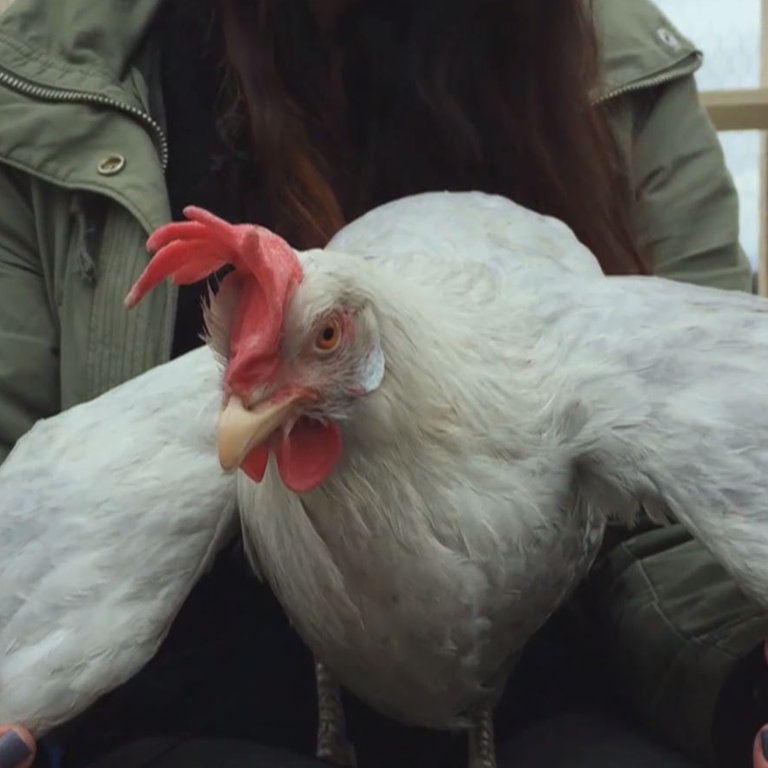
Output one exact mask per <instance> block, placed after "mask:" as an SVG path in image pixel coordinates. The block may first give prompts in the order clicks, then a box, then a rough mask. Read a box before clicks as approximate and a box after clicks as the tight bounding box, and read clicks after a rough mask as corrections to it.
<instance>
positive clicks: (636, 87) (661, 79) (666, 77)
mask: <svg viewBox="0 0 768 768" xmlns="http://www.w3.org/2000/svg"><path fill="white" fill-rule="evenodd" d="M700 65H701V57H700V56H698V57H697V58H696V66H694V67H693V68H692V69H691V70H690V72H688V71H687V70H682V71H681V70H676V71H674V72H665V73H664V74H663V75H656V76H654V77H648V78H646V79H644V80H640V81H639V82H637V83H629V84H628V85H622V86H621V87H620V88H614V89H613V90H612V91H608V93H605V94H603V95H602V96H600V97H599V98H597V99H594V100H593V101H592V104H594V105H597V104H603V103H604V102H606V101H610V100H611V99H615V98H616V97H617V96H623V95H624V94H625V93H632V92H634V91H642V90H643V89H645V88H655V87H656V86H658V85H664V83H669V82H672V80H677V79H678V78H679V77H680V76H681V75H684V74H690V73H693V72H695V71H696V70H697V69H698V68H699V66H700Z"/></svg>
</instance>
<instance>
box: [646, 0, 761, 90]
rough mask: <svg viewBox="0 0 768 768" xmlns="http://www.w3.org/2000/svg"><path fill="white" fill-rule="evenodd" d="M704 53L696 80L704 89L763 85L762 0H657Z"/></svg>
mask: <svg viewBox="0 0 768 768" xmlns="http://www.w3.org/2000/svg"><path fill="white" fill-rule="evenodd" d="M656 5H658V6H659V8H661V10H662V11H664V13H666V14H667V16H669V18H670V20H671V21H672V23H673V24H675V25H676V26H677V27H678V28H679V29H680V31H681V32H682V33H683V34H684V35H685V36H686V37H688V38H689V39H691V40H692V41H693V42H694V43H695V44H696V45H697V46H698V47H699V48H700V49H701V50H702V51H703V52H704V66H702V68H701V69H700V70H699V72H698V74H697V76H696V79H697V80H698V83H699V87H700V88H702V89H704V90H724V89H728V88H757V87H758V86H759V85H760V15H761V7H762V2H761V0H727V2H726V0H656Z"/></svg>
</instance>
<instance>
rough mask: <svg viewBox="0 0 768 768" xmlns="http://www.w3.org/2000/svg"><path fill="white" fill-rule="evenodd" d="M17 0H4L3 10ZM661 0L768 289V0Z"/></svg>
mask: <svg viewBox="0 0 768 768" xmlns="http://www.w3.org/2000/svg"><path fill="white" fill-rule="evenodd" d="M12 1H13V0H0V12H2V11H3V10H4V9H5V8H7V7H8V6H9V5H10V4H11V2H12ZM97 1H98V0H94V2H97ZM60 2H66V0H60ZM655 2H656V3H657V5H658V6H659V7H660V8H661V9H662V11H664V13H666V14H667V16H669V18H670V20H671V21H672V22H673V24H675V26H677V27H678V28H679V29H680V31H681V32H682V33H683V34H684V35H685V36H686V37H688V38H689V39H691V40H693V42H694V43H695V44H696V45H698V46H699V48H701V50H703V51H704V57H705V58H704V66H703V67H702V69H701V70H700V71H699V73H698V75H697V80H698V83H699V88H700V89H701V91H702V102H703V103H704V105H705V106H706V107H707V109H708V110H709V113H710V116H711V117H712V120H713V122H714V123H715V126H716V127H717V128H718V130H719V132H720V139H721V142H722V144H723V149H724V150H725V155H726V160H727V163H728V167H729V168H730V170H731V173H732V174H733V176H734V179H735V181H736V186H737V187H738V190H739V198H740V201H741V240H742V244H743V246H744V249H745V250H746V251H747V254H748V255H749V258H750V260H751V262H752V266H753V268H754V269H755V271H756V272H757V271H759V272H760V290H761V293H764V294H767V295H768V231H767V230H766V227H768V194H766V193H767V192H768V162H766V150H767V149H768V140H767V139H766V131H767V130H768V0H655Z"/></svg>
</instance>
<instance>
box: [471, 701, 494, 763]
mask: <svg viewBox="0 0 768 768" xmlns="http://www.w3.org/2000/svg"><path fill="white" fill-rule="evenodd" d="M468 764H469V768H496V748H495V745H494V743H493V711H492V710H491V708H490V707H484V708H483V709H481V710H480V711H479V712H478V713H477V718H476V720H475V724H474V725H473V726H472V728H470V730H469V763H468Z"/></svg>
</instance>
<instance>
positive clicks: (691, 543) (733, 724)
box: [586, 77, 768, 768]
mask: <svg viewBox="0 0 768 768" xmlns="http://www.w3.org/2000/svg"><path fill="white" fill-rule="evenodd" d="M612 109H614V110H615V116H616V117H621V115H622V114H623V119H624V125H625V127H626V129H627V130H626V131H625V133H624V134H623V137H624V147H623V151H624V152H625V153H626V155H627V156H628V165H629V168H630V173H631V176H632V182H633V189H634V196H633V206H634V210H633V216H634V218H635V224H636V227H637V232H638V233H639V236H640V239H641V244H642V245H643V247H644V248H645V249H646V252H647V253H648V254H650V256H651V257H652V259H653V264H654V267H655V271H656V272H657V273H658V274H660V275H663V276H666V277H668V278H672V279H675V280H685V281H690V282H693V283H699V284H702V285H709V286H714V287H718V288H725V289H741V290H749V289H750V284H751V269H750V266H749V263H748V261H747V259H746V257H745V255H744V253H743V251H742V249H741V248H740V247H739V243H738V206H737V199H736V193H735V190H734V185H733V182H732V179H731V177H730V176H729V174H728V172H727V170H726V168H725V164H724V160H723V154H722V151H721V148H720V146H719V142H718V140H717V136H716V134H715V132H714V130H713V128H712V126H711V124H710V122H709V120H708V118H707V116H706V115H705V114H704V112H703V110H702V108H701V107H700V106H699V102H698V98H697V93H696V88H695V85H694V82H693V78H692V77H684V78H682V79H680V80H677V81H674V82H672V83H671V84H668V85H666V86H664V87H663V88H660V89H655V90H650V91H648V92H646V93H643V94H636V95H635V96H633V97H632V98H631V99H627V100H625V102H624V103H623V104H617V105H615V106H614V107H612ZM620 141H621V139H620ZM613 533H618V538H619V539H623V541H621V542H620V543H618V544H617V545H615V546H613V547H610V548H609V547H606V550H607V552H606V554H604V555H603V556H602V557H601V558H600V559H599V561H598V563H597V564H596V567H595V568H594V569H593V573H592V575H591V577H590V581H589V584H588V585H587V589H586V594H587V595H588V596H589V600H588V604H587V611H588V612H589V614H590V616H591V617H592V623H591V626H592V627H593V628H594V629H595V638H596V640H597V643H598V644H599V646H600V647H601V650H602V652H603V658H604V659H605V663H606V666H607V668H608V672H609V677H610V679H611V680H612V681H613V683H614V684H615V685H616V690H617V691H618V693H619V695H620V696H621V698H622V699H623V700H624V702H625V703H626V704H627V705H628V706H629V708H630V709H631V710H632V711H633V712H634V713H635V715H637V716H638V717H639V718H640V719H641V720H642V721H643V722H644V723H645V725H646V727H649V728H650V729H651V730H652V731H653V732H654V733H655V734H656V735H657V736H658V737H660V738H662V739H663V740H665V741H666V742H668V743H672V744H673V745H675V746H676V747H678V748H679V749H681V750H682V751H683V752H685V753H687V754H688V755H690V756H691V757H693V758H695V759H696V760H698V761H704V762H705V763H706V764H707V765H726V766H729V768H733V767H735V766H740V765H742V764H743V765H750V764H751V762H749V754H750V750H751V743H752V738H753V735H754V733H755V731H756V730H757V728H758V727H759V726H760V725H761V724H762V723H763V722H764V721H768V707H766V706H765V705H764V704H760V703H758V699H759V697H758V698H755V696H754V690H755V687H756V686H760V685H764V684H765V682H766V681H767V680H768V672H767V671H766V665H765V664H764V663H763V661H762V653H761V651H760V647H761V645H762V642H763V639H764V638H766V637H768V616H766V614H765V612H764V610H763V609H761V608H760V607H759V606H757V605H756V604H755V603H753V602H752V601H751V600H750V599H748V598H747V597H746V596H745V595H744V594H743V593H742V592H741V591H740V590H739V589H738V587H737V586H736V585H735V583H734V582H733V581H732V579H731V578H730V576H728V574H727V573H726V572H725V571H724V570H723V569H722V568H721V567H720V566H719V565H718V564H717V563H716V562H715V560H714V558H713V557H712V556H711V555H710V554H709V552H708V551H707V550H706V549H704V547H703V546H702V545H700V544H699V543H698V541H695V540H693V539H691V537H690V536H689V535H688V533H687V532H686V531H685V530H684V529H683V528H682V527H681V526H679V525H673V526H670V527H668V528H664V529H654V528H652V527H649V528H647V529H646V530H644V531H643V532H638V531H635V532H634V533H630V534H629V536H628V535H627V532H626V531H625V532H623V533H621V532H617V531H611V534H613ZM758 657H759V664H757V665H756V666H755V665H754V664H753V660H754V659H755V658H758ZM745 665H752V666H751V667H750V668H751V669H752V670H753V674H751V675H744V674H743V673H742V670H743V669H744V668H745ZM739 681H741V682H739ZM718 756H720V757H722V756H725V757H724V758H722V759H720V758H719V757H718ZM741 756H743V758H744V761H743V763H742V760H740V759H739V758H740V757H741Z"/></svg>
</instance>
